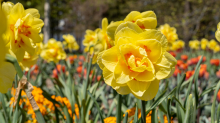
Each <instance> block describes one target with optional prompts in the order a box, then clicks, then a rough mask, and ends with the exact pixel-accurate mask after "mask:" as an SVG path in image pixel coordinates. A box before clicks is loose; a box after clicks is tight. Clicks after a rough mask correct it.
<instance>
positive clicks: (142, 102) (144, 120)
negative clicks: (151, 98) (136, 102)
mask: <svg viewBox="0 0 220 123" xmlns="http://www.w3.org/2000/svg"><path fill="white" fill-rule="evenodd" d="M145 109H146V108H145V101H144V100H141V123H146V112H145Z"/></svg>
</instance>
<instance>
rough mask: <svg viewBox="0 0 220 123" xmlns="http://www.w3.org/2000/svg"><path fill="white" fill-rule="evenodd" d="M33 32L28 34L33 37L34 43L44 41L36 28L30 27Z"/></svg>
mask: <svg viewBox="0 0 220 123" xmlns="http://www.w3.org/2000/svg"><path fill="white" fill-rule="evenodd" d="M29 30H30V32H31V34H29V35H28V37H30V38H31V39H32V42H33V43H40V42H42V38H41V37H40V35H39V33H38V31H37V30H35V29H29Z"/></svg>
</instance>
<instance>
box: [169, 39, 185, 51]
mask: <svg viewBox="0 0 220 123" xmlns="http://www.w3.org/2000/svg"><path fill="white" fill-rule="evenodd" d="M184 46H185V42H184V41H182V40H178V41H175V42H173V44H172V47H171V49H172V50H173V51H176V50H179V49H183V48H184Z"/></svg>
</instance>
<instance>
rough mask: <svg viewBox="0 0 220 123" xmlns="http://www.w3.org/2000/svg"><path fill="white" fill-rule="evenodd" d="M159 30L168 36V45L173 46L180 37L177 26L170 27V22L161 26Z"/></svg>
mask: <svg viewBox="0 0 220 123" xmlns="http://www.w3.org/2000/svg"><path fill="white" fill-rule="evenodd" d="M159 30H160V31H161V32H162V33H163V34H164V35H165V36H166V38H167V41H168V45H170V46H172V43H173V42H175V41H176V40H177V39H178V35H177V33H176V28H174V27H170V25H169V24H164V25H161V26H160V27H159Z"/></svg>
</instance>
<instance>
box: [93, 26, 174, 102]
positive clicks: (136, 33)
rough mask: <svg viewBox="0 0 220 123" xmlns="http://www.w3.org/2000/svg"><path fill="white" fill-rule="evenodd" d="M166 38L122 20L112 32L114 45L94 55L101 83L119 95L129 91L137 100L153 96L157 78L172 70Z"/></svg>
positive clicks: (168, 73) (164, 76) (161, 77)
mask: <svg viewBox="0 0 220 123" xmlns="http://www.w3.org/2000/svg"><path fill="white" fill-rule="evenodd" d="M167 45H168V42H167V40H166V37H165V36H164V35H163V34H162V33H161V32H160V31H158V30H154V29H146V30H143V29H141V28H140V27H139V26H138V25H137V24H135V23H132V22H125V23H122V24H120V25H119V26H118V28H117V29H116V32H115V46H113V47H111V48H110V49H107V50H104V51H102V52H100V53H99V55H98V61H97V63H98V65H99V66H100V68H101V69H102V70H103V76H104V80H105V83H106V84H108V85H109V86H111V87H112V88H113V89H115V90H116V91H117V92H118V93H119V94H122V95H125V94H129V93H132V94H133V95H134V96H135V97H136V98H138V99H141V100H145V101H148V100H151V99H153V98H154V97H155V96H156V94H157V91H158V89H159V82H160V80H161V79H165V78H168V77H169V76H171V75H172V74H173V72H174V70H175V65H176V62H177V61H176V59H175V58H174V57H173V56H172V55H171V54H169V53H168V52H167V51H166V49H167Z"/></svg>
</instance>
